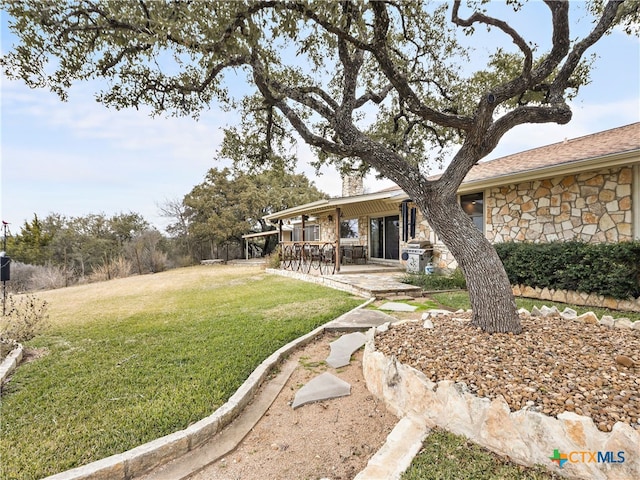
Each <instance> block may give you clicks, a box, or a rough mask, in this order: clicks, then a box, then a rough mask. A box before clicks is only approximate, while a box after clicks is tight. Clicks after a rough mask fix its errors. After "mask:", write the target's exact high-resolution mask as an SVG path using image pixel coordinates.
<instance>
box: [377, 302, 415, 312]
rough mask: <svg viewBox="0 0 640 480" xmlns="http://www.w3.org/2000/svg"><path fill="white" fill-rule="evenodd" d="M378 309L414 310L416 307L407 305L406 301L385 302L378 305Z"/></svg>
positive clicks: (393, 310) (394, 310)
mask: <svg viewBox="0 0 640 480" xmlns="http://www.w3.org/2000/svg"><path fill="white" fill-rule="evenodd" d="M378 309H380V310H386V311H390V312H415V311H416V310H417V309H418V307H416V306H415V305H409V304H408V303H401V302H386V303H383V304H382V305H380V306H379V307H378Z"/></svg>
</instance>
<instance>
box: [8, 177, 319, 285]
mask: <svg viewBox="0 0 640 480" xmlns="http://www.w3.org/2000/svg"><path fill="white" fill-rule="evenodd" d="M324 197H325V195H324V194H323V193H322V192H320V191H319V190H318V189H317V188H316V187H315V186H314V185H313V183H312V182H310V181H309V179H308V178H307V177H306V176H304V175H301V174H292V173H288V172H285V171H283V170H278V169H274V170H269V171H263V172H260V173H251V174H249V173H245V172H242V171H239V170H237V169H228V168H223V169H216V168H212V169H210V170H209V171H208V172H207V174H206V176H205V179H204V181H203V182H202V183H200V184H198V185H196V186H195V187H193V189H192V190H191V191H190V192H189V193H188V194H187V195H185V196H184V198H183V199H182V200H172V201H166V202H165V203H164V204H163V205H161V206H160V211H161V215H162V216H164V217H166V218H168V219H169V221H170V224H169V225H168V226H167V227H166V234H163V233H161V232H160V231H158V230H157V229H156V228H154V227H153V226H152V225H151V224H150V223H149V222H148V221H147V220H145V219H144V218H143V216H142V215H140V214H139V213H135V212H128V213H119V214H116V215H112V216H108V215H105V214H104V213H100V214H89V215H85V216H80V217H67V216H65V215H62V214H58V213H52V214H49V215H48V216H46V217H44V218H40V217H38V216H37V215H35V214H34V216H33V219H31V220H29V221H25V222H24V224H23V225H22V226H21V227H20V231H19V232H14V233H13V234H12V235H9V236H8V237H7V239H6V240H7V248H6V250H7V254H8V255H9V256H10V257H11V259H12V265H11V281H10V282H9V284H8V286H9V287H10V289H11V290H13V291H16V292H24V291H32V290H40V289H50V288H59V287H64V286H69V285H73V284H75V283H83V282H92V281H102V280H109V279H112V278H120V277H126V276H129V275H143V274H147V273H155V272H160V271H163V270H165V269H168V268H175V267H181V266H186V265H191V264H194V263H198V262H199V261H200V260H203V259H208V258H224V259H225V260H229V259H234V258H239V257H241V256H243V255H244V244H243V238H242V236H243V235H245V234H248V233H259V232H264V231H268V230H273V229H275V228H276V227H275V226H273V225H267V223H266V222H265V221H264V220H263V217H264V216H265V215H267V214H269V213H272V212H274V211H278V210H282V209H286V208H289V207H293V206H295V205H299V204H303V203H308V202H311V201H314V200H318V199H320V198H324ZM276 245H277V236H275V235H274V236H269V237H262V238H260V239H259V240H257V241H256V242H252V244H251V249H250V251H251V252H252V253H253V254H255V255H268V254H270V253H271V252H272V251H273V250H274V248H275V246H276Z"/></svg>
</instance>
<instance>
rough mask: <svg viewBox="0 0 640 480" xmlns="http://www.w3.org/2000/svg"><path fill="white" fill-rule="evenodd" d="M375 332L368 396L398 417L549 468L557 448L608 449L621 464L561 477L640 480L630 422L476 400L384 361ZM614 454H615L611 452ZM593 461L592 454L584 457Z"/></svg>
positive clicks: (588, 465) (591, 465)
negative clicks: (603, 425) (603, 423)
mask: <svg viewBox="0 0 640 480" xmlns="http://www.w3.org/2000/svg"><path fill="white" fill-rule="evenodd" d="M374 332H375V330H374V329H372V330H371V331H370V333H369V341H368V342H367V345H366V346H365V352H364V358H363V370H364V377H365V381H366V384H367V388H368V389H369V391H370V392H371V393H372V394H373V395H376V396H377V397H378V398H380V399H382V400H383V401H384V402H385V404H386V405H387V407H388V408H389V409H390V410H391V411H392V412H393V413H394V414H395V415H397V416H398V417H405V416H410V417H412V418H413V419H420V420H421V421H422V422H424V424H425V425H426V426H428V427H434V426H439V427H441V428H444V429H446V430H448V431H450V432H453V433H455V434H459V435H464V436H466V437H467V438H469V439H471V440H472V441H474V442H476V443H478V444H480V445H482V446H484V447H486V448H488V449H490V450H492V451H494V452H496V453H499V454H501V455H506V456H508V457H510V458H511V459H513V460H514V461H516V462H517V463H520V464H523V465H528V466H533V465H535V464H541V465H545V466H550V462H551V460H550V457H551V456H553V455H554V451H555V450H558V451H559V452H562V453H565V454H571V453H572V452H579V453H576V454H575V458H572V460H580V455H581V452H602V453H603V455H609V457H607V458H610V459H611V460H619V457H618V452H621V451H623V452H625V456H624V462H623V463H598V462H589V461H582V462H581V461H576V462H575V463H574V462H573V461H570V462H569V461H568V462H566V463H565V464H564V467H563V468H562V469H561V470H560V469H556V472H557V473H559V474H561V475H563V476H566V477H569V478H580V479H582V478H590V479H594V480H601V479H620V480H622V479H632V478H634V479H637V478H640V455H639V454H638V452H640V432H638V431H636V430H634V429H633V428H632V427H631V426H630V425H628V424H626V423H620V422H618V423H616V424H615V425H614V426H613V429H612V431H611V432H608V433H605V432H601V431H600V430H598V428H597V427H596V426H595V424H594V423H593V421H592V420H591V418H589V417H585V416H581V415H577V414H575V413H570V412H564V413H561V414H559V415H558V418H553V417H548V416H546V415H544V414H542V413H539V412H535V411H531V410H526V409H523V410H519V411H517V412H511V411H510V409H509V406H508V405H507V403H506V401H505V400H504V399H503V398H502V397H498V398H497V399H495V400H490V399H488V398H481V397H477V396H475V395H473V394H471V393H469V391H468V390H467V388H466V386H465V385H464V384H461V383H455V382H453V381H448V380H445V381H441V382H438V383H434V382H432V381H430V380H429V379H428V378H427V377H426V376H425V375H424V374H423V373H422V372H420V371H418V370H416V369H414V368H412V367H409V366H406V365H403V364H401V363H399V362H398V361H397V360H396V358H395V357H393V356H392V357H391V358H388V357H385V356H384V355H383V354H382V353H381V352H378V351H376V348H375V337H374ZM609 452H611V453H609ZM585 455H586V457H585V458H587V459H589V454H588V453H585Z"/></svg>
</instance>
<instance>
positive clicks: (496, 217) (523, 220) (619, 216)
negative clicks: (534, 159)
mask: <svg viewBox="0 0 640 480" xmlns="http://www.w3.org/2000/svg"><path fill="white" fill-rule="evenodd" d="M632 178H633V170H632V168H631V167H623V168H616V169H604V170H599V171H594V172H587V173H580V174H576V175H568V176H565V177H554V178H551V179H546V180H534V181H530V182H523V183H519V184H516V185H507V186H503V187H494V188H491V189H489V190H488V191H487V192H485V213H486V234H487V238H488V239H489V240H490V241H492V242H504V241H510V240H513V241H519V242H521V241H532V242H552V241H554V240H583V241H585V242H619V241H625V240H632V239H633V233H632V202H631V186H632V185H631V184H632Z"/></svg>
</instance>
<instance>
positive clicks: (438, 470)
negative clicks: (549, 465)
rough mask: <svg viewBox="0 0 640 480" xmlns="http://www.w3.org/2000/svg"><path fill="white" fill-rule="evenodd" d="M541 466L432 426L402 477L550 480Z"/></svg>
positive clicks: (419, 479)
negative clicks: (520, 462)
mask: <svg viewBox="0 0 640 480" xmlns="http://www.w3.org/2000/svg"><path fill="white" fill-rule="evenodd" d="M557 478H559V477H558V476H557V475H556V474H554V473H552V472H549V471H547V470H545V469H544V467H536V468H526V467H522V466H520V465H516V464H515V463H512V462H509V461H508V460H506V459H503V458H501V457H498V456H497V455H495V454H493V453H491V452H489V451H488V450H485V449H483V448H482V447H480V446H478V445H476V444H475V443H472V442H470V441H469V440H467V439H466V438H465V437H463V436H460V435H454V434H452V433H449V432H447V431H446V430H442V429H434V430H433V431H432V432H431V433H430V434H429V436H428V437H427V438H426V439H425V441H424V444H423V447H422V450H421V451H420V453H418V455H417V456H416V457H415V458H414V460H413V462H412V464H411V466H410V467H409V468H408V469H407V471H406V472H405V473H404V474H403V475H402V480H427V479H429V480H431V479H433V480H435V479H437V480H467V479H469V480H471V479H473V480H552V479H557Z"/></svg>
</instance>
